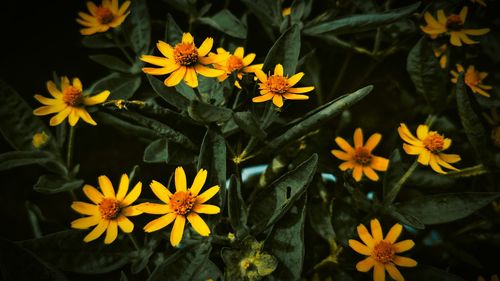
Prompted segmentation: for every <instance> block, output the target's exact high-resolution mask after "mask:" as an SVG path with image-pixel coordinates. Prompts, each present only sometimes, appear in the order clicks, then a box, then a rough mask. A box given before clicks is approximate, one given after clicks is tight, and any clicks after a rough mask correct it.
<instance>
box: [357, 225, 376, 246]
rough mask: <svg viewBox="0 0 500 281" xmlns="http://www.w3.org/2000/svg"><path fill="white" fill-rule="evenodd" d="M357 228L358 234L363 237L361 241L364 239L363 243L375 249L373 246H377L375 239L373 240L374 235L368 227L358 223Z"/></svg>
mask: <svg viewBox="0 0 500 281" xmlns="http://www.w3.org/2000/svg"><path fill="white" fill-rule="evenodd" d="M356 230H357V231H358V236H359V238H361V241H363V243H365V244H366V246H368V248H370V249H373V247H374V246H375V240H373V237H372V235H371V234H370V232H368V229H366V227H365V226H364V225H363V224H360V225H358V227H357V228H356Z"/></svg>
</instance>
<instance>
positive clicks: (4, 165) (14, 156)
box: [0, 150, 68, 175]
mask: <svg viewBox="0 0 500 281" xmlns="http://www.w3.org/2000/svg"><path fill="white" fill-rule="evenodd" d="M33 164H38V165H40V166H43V167H46V168H48V169H49V170H50V171H53V172H55V173H59V174H61V175H64V174H67V172H68V171H67V169H66V167H65V166H64V165H63V164H62V163H60V162H59V161H57V159H56V158H55V156H54V155H53V154H52V153H49V152H46V151H37V150H32V151H10V152H6V153H2V154H0V171H3V170H8V169H13V168H16V167H21V166H25V165H33Z"/></svg>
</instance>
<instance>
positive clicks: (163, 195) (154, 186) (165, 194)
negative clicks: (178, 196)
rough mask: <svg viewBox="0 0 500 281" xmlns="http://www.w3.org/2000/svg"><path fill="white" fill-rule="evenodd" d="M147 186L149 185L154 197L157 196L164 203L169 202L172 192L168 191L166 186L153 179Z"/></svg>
mask: <svg viewBox="0 0 500 281" xmlns="http://www.w3.org/2000/svg"><path fill="white" fill-rule="evenodd" d="M149 187H151V190H152V191H153V193H154V194H155V195H156V197H158V199H160V200H161V201H163V202H165V203H166V204H170V197H172V192H170V190H168V188H166V187H165V186H164V185H163V184H161V183H159V182H157V181H155V180H153V181H152V182H151V183H150V184H149Z"/></svg>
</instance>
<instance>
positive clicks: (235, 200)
mask: <svg viewBox="0 0 500 281" xmlns="http://www.w3.org/2000/svg"><path fill="white" fill-rule="evenodd" d="M227 206H228V214H229V222H230V223H231V226H232V227H233V229H234V230H235V231H236V236H237V237H238V238H241V237H244V236H245V235H246V234H247V233H248V226H247V218H248V214H247V205H246V203H245V200H243V197H242V195H241V181H240V179H239V178H238V177H236V176H235V175H232V176H231V178H230V180H229V187H228V198H227Z"/></svg>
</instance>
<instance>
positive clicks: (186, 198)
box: [170, 191, 196, 215]
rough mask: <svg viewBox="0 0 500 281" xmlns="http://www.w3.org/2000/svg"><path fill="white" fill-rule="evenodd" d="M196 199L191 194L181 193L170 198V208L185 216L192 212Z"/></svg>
mask: <svg viewBox="0 0 500 281" xmlns="http://www.w3.org/2000/svg"><path fill="white" fill-rule="evenodd" d="M195 201H196V197H195V196H193V195H191V192H184V191H179V192H176V193H175V194H174V195H172V197H171V198H170V208H171V209H172V210H174V212H176V213H177V214H179V215H185V214H187V213H189V212H190V211H191V209H192V208H193V206H194V202H195Z"/></svg>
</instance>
